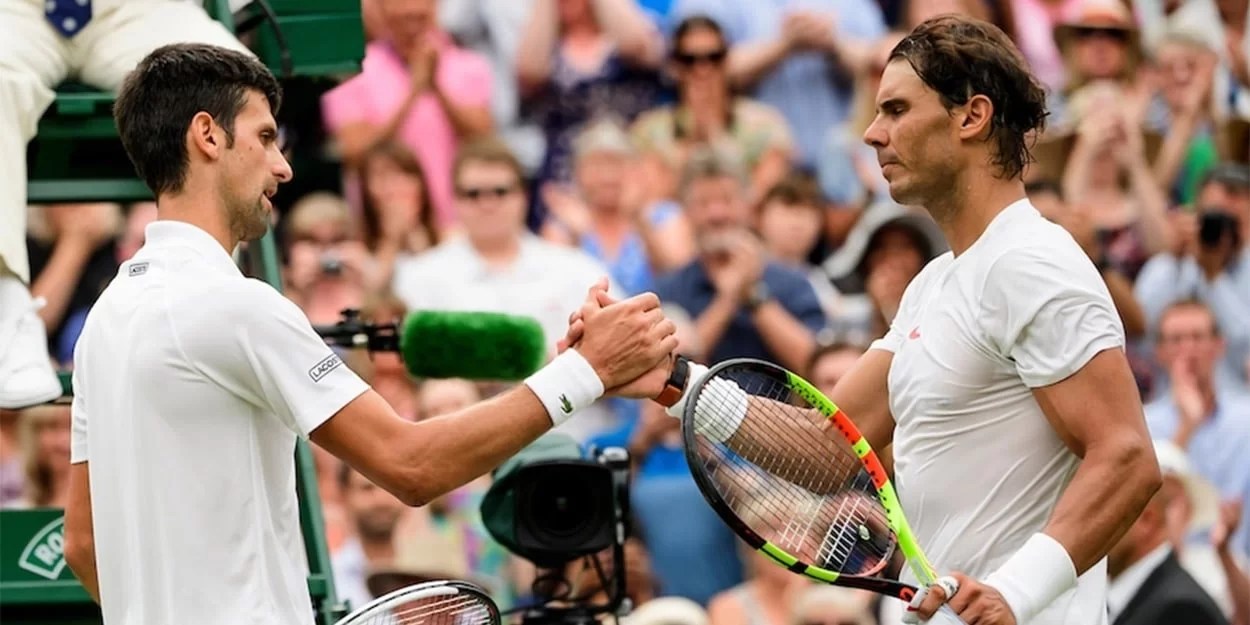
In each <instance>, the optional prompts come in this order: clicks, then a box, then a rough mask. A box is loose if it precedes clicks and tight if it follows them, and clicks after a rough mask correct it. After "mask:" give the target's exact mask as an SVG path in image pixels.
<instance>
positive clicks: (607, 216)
mask: <svg viewBox="0 0 1250 625" xmlns="http://www.w3.org/2000/svg"><path fill="white" fill-rule="evenodd" d="M573 147H574V165H573V174H574V175H573V179H574V183H575V184H574V186H573V187H572V188H567V187H566V186H565V185H560V184H559V183H556V182H547V183H544V184H543V186H542V188H541V194H542V196H543V198H544V203H545V204H546V206H547V209H548V212H547V220H546V223H545V224H544V227H543V229H542V233H543V236H544V238H546V239H547V240H549V241H552V242H554V243H563V244H566V245H573V246H576V247H580V248H581V249H582V250H584V251H585V252H586V253H587V254H590V255H591V256H593V257H594V258H595V259H596V260H598V261H599V262H601V263H603V264H604V265H606V266H607V267H608V269H609V270H610V271H611V275H612V281H613V283H615V284H616V285H617V286H619V287H620V288H621V289H622V290H623V291H624V292H625V293H627V294H630V295H633V294H636V293H642V292H644V291H650V290H651V289H652V286H653V285H654V282H655V276H656V274H659V273H665V272H667V271H669V270H671V269H675V268H677V267H680V266H682V265H684V264H686V263H688V262H690V260H691V259H692V258H693V257H694V240H693V237H692V236H691V234H690V227H689V224H688V223H687V222H686V219H685V217H684V216H683V215H682V214H681V208H680V207H678V206H675V205H673V204H669V203H658V202H649V201H648V200H647V197H646V193H647V190H646V184H645V181H644V176H643V175H642V172H641V171H640V164H639V162H638V156H637V153H636V151H635V150H634V147H633V145H632V144H631V142H630V139H629V135H628V134H626V132H625V129H624V128H623V127H622V126H621V124H619V123H617V122H616V121H615V120H613V119H611V118H603V119H600V120H597V121H595V122H593V123H591V124H590V125H588V126H587V127H586V128H585V129H584V130H583V131H582V132H580V133H579V134H578V136H577V139H576V140H575V141H574V143H573Z"/></svg>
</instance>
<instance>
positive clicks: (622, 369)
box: [557, 278, 678, 399]
mask: <svg viewBox="0 0 1250 625" xmlns="http://www.w3.org/2000/svg"><path fill="white" fill-rule="evenodd" d="M677 347H678V340H677V326H676V324H674V323H673V321H672V320H670V319H667V318H666V317H665V316H664V313H663V311H662V310H661V309H660V300H659V298H658V297H656V296H655V294H654V293H642V294H639V295H635V296H633V297H630V298H628V299H624V300H620V301H616V300H615V299H613V298H612V297H611V296H610V295H609V294H608V279H607V278H600V279H599V280H598V281H597V282H596V283H595V284H594V285H592V286H591V287H590V291H589V292H588V293H587V295H586V301H585V302H583V303H582V306H581V308H579V309H577V310H576V311H574V312H573V314H571V315H569V327H568V332H567V334H565V336H564V338H562V339H560V341H559V342H558V344H557V351H558V352H559V353H560V354H563V353H564V352H565V351H567V350H568V349H570V348H573V349H575V350H576V351H577V352H578V353H579V354H580V355H581V356H582V357H583V358H585V359H586V361H587V362H588V363H589V364H590V365H591V367H592V368H594V370H595V372H596V373H598V374H599V378H600V379H601V380H602V381H603V388H604V393H603V394H604V395H605V396H616V397H630V398H635V399H656V398H657V397H659V396H660V395H661V394H662V393H663V392H664V390H665V387H666V386H667V383H668V379H669V375H670V372H671V370H672V368H673V361H674V354H675V353H676V351H677Z"/></svg>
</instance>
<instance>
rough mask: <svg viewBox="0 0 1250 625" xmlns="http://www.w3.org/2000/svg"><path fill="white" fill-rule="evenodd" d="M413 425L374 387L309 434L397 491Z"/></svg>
mask: <svg viewBox="0 0 1250 625" xmlns="http://www.w3.org/2000/svg"><path fill="white" fill-rule="evenodd" d="M410 427H412V424H411V423H409V422H408V421H405V420H404V419H403V418H402V417H400V416H399V415H398V414H396V413H395V410H394V408H392V407H391V405H390V404H388V403H387V402H386V400H385V399H383V398H382V396H381V395H378V394H377V392H376V391H373V390H372V389H371V390H368V391H365V392H364V393H362V394H361V395H360V396H358V397H357V398H356V399H353V400H352V401H350V402H348V404H347V405H346V406H343V407H342V408H341V409H339V410H338V412H335V413H334V414H333V415H332V416H330V418H329V419H326V420H325V421H324V422H323V423H322V424H321V425H319V426H317V428H316V429H314V430H313V431H312V432H311V434H310V435H309V438H310V440H312V442H314V443H316V444H317V445H318V446H319V447H321V448H322V449H324V450H326V451H328V452H330V453H331V454H332V455H334V457H336V458H338V459H339V460H342V461H343V462H346V463H347V464H348V465H349V466H351V467H352V468H353V469H355V470H356V471H358V472H360V474H361V475H364V476H365V477H367V478H368V479H369V480H370V481H372V482H374V483H376V484H378V485H380V486H382V487H383V488H386V489H387V490H389V491H391V492H396V489H399V488H402V484H400V480H399V479H398V477H397V472H398V470H399V469H400V468H401V467H402V463H401V462H398V461H397V458H398V457H399V455H400V452H401V451H402V446H401V444H400V441H402V440H403V439H404V437H405V435H406V434H407V430H408V428H410Z"/></svg>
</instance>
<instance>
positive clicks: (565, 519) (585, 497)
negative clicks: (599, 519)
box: [533, 477, 595, 536]
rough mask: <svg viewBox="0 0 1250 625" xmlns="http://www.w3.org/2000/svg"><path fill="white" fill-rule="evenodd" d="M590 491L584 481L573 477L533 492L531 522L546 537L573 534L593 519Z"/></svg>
mask: <svg viewBox="0 0 1250 625" xmlns="http://www.w3.org/2000/svg"><path fill="white" fill-rule="evenodd" d="M591 488H592V487H591V486H590V485H589V484H587V483H586V481H585V480H584V479H579V478H578V477H574V478H573V479H570V480H567V481H564V482H561V483H555V484H550V485H548V488H547V489H543V490H540V491H537V492H535V493H534V500H533V505H534V508H533V510H534V512H535V514H534V521H535V522H536V524H538V525H540V526H541V527H542V528H543V529H544V530H546V532H547V533H549V534H552V535H555V536H573V535H576V534H577V533H578V532H579V531H580V530H581V529H582V528H584V527H585V526H586V525H587V522H588V521H591V520H592V517H593V516H594V512H595V505H594V501H593V497H592V493H591V492H590V489H591Z"/></svg>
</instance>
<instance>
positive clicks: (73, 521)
mask: <svg viewBox="0 0 1250 625" xmlns="http://www.w3.org/2000/svg"><path fill="white" fill-rule="evenodd" d="M89 466H90V463H88V462H79V463H75V464H73V465H71V466H70V468H69V496H68V498H67V499H66V503H65V534H66V536H67V538H68V539H70V541H71V542H74V543H79V544H89V543H90V541H91V540H92V533H93V532H94V524H93V522H92V518H91V473H90V470H89ZM79 541H82V542H81V543H80V542H79Z"/></svg>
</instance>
